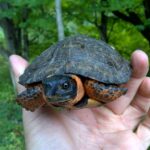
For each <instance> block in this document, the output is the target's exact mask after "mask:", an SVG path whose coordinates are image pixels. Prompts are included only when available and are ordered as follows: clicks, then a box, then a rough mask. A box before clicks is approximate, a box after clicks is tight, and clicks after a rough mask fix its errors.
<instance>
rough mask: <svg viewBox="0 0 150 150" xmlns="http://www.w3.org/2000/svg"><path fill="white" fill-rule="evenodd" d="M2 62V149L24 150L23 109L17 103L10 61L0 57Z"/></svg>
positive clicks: (0, 98) (0, 84)
mask: <svg viewBox="0 0 150 150" xmlns="http://www.w3.org/2000/svg"><path fill="white" fill-rule="evenodd" d="M0 64H1V70H0V80H1V81H3V82H0V89H1V93H0V129H1V130H0V137H1V138H0V150H22V149H24V144H23V143H24V142H23V133H22V131H23V130H22V121H21V109H20V108H19V106H17V105H16V103H15V95H14V91H13V87H12V84H11V79H10V76H9V70H8V63H7V62H6V61H5V60H4V59H3V58H2V57H0Z"/></svg>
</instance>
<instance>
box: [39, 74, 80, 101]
mask: <svg viewBox="0 0 150 150" xmlns="http://www.w3.org/2000/svg"><path fill="white" fill-rule="evenodd" d="M42 84H43V88H44V94H45V96H46V98H47V100H48V102H52V103H55V102H56V103H58V102H65V101H68V100H70V99H73V98H74V97H76V94H77V85H76V81H75V80H74V79H73V78H71V77H70V76H68V75H54V76H51V77H48V78H45V79H44V80H43V81H42Z"/></svg>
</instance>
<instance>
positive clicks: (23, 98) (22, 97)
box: [16, 87, 45, 111]
mask: <svg viewBox="0 0 150 150" xmlns="http://www.w3.org/2000/svg"><path fill="white" fill-rule="evenodd" d="M16 101H17V103H18V104H19V105H21V106H22V107H24V108H25V109H26V110H30V111H34V110H35V109H37V108H39V107H41V106H43V105H44V104H45V100H44V97H43V93H42V91H41V89H40V88H39V87H33V88H28V89H27V90H25V91H23V92H22V93H20V94H19V95H18V96H17V99H16Z"/></svg>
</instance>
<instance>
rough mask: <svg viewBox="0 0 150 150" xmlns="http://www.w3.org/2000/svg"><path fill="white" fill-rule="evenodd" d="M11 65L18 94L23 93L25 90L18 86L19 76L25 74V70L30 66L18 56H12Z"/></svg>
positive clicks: (10, 58)
mask: <svg viewBox="0 0 150 150" xmlns="http://www.w3.org/2000/svg"><path fill="white" fill-rule="evenodd" d="M9 61H10V64H11V68H12V72H13V79H14V80H15V82H16V85H17V90H18V92H21V91H22V90H23V89H24V88H23V86H21V85H20V84H18V80H19V76H20V75H21V74H23V72H24V70H25V68H26V67H27V66H28V62H27V61H26V60H25V59H23V58H22V57H20V56H18V55H11V56H10V57H9Z"/></svg>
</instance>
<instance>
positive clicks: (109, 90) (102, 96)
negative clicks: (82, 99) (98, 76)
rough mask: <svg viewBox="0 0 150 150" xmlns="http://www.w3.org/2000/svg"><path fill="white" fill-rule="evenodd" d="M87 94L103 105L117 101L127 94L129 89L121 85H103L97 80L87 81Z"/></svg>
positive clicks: (85, 84)
mask: <svg viewBox="0 0 150 150" xmlns="http://www.w3.org/2000/svg"><path fill="white" fill-rule="evenodd" d="M84 87H85V92H86V94H87V95H88V97H90V98H91V99H94V100H97V101H98V102H101V103H102V104H105V103H108V102H111V101H113V100H116V99H117V98H119V97H120V96H121V95H123V94H125V93H126V92H127V88H125V87H121V86H119V85H112V84H103V83H100V82H97V81H95V80H90V79H89V80H86V81H85V83H84Z"/></svg>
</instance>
